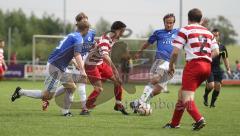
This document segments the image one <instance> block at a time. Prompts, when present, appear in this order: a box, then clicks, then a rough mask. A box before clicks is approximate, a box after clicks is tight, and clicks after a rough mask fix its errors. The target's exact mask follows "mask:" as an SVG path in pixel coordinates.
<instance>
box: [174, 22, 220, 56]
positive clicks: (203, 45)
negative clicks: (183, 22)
mask: <svg viewBox="0 0 240 136" xmlns="http://www.w3.org/2000/svg"><path fill="white" fill-rule="evenodd" d="M173 46H175V47H177V48H179V49H182V48H184V50H185V52H186V60H187V61H190V60H192V59H198V58H206V59H207V60H209V61H212V58H211V51H212V50H214V49H216V48H218V44H217V42H216V40H215V38H214V36H213V34H212V33H211V32H210V31H208V29H207V28H205V27H203V26H201V25H199V24H191V25H187V26H185V27H183V28H181V29H180V31H179V33H178V36H177V37H176V38H175V40H174V41H173Z"/></svg>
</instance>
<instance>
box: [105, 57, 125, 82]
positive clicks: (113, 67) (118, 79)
mask: <svg viewBox="0 0 240 136" xmlns="http://www.w3.org/2000/svg"><path fill="white" fill-rule="evenodd" d="M103 58H104V60H105V62H106V63H107V64H108V65H110V66H111V67H112V70H113V74H114V76H115V78H116V80H117V81H118V82H119V84H121V82H122V81H121V78H120V76H119V73H118V70H117V68H116V66H115V65H114V64H113V62H112V60H111V58H110V57H109V55H107V54H105V55H104V56H103Z"/></svg>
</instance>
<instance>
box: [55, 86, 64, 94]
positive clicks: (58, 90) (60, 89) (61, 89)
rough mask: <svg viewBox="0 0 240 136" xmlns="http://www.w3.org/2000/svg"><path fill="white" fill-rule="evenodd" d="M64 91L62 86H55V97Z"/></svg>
mask: <svg viewBox="0 0 240 136" xmlns="http://www.w3.org/2000/svg"><path fill="white" fill-rule="evenodd" d="M64 91H65V88H64V87H63V86H59V87H58V88H57V90H56V92H55V97H57V96H59V95H61V94H63V93H64Z"/></svg>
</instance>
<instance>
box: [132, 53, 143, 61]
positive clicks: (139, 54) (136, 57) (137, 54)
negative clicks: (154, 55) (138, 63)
mask: <svg viewBox="0 0 240 136" xmlns="http://www.w3.org/2000/svg"><path fill="white" fill-rule="evenodd" d="M141 54H142V53H141V52H137V53H136V54H135V55H134V57H133V59H134V60H135V59H139V58H140V56H141Z"/></svg>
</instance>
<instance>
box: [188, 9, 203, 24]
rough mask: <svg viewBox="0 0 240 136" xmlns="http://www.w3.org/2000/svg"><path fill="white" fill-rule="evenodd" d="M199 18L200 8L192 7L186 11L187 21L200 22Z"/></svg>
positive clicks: (200, 17)
mask: <svg viewBox="0 0 240 136" xmlns="http://www.w3.org/2000/svg"><path fill="white" fill-rule="evenodd" d="M201 19H202V12H201V10H200V9H197V8H194V9H191V10H190V11H189V12H188V20H189V21H191V22H197V23H200V22H201Z"/></svg>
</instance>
